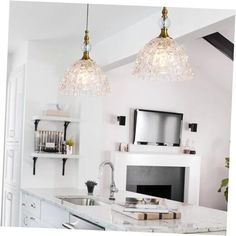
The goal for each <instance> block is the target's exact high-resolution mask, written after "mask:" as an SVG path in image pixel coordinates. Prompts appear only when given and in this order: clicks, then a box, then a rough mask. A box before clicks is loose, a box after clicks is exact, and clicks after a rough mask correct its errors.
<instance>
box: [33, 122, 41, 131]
mask: <svg viewBox="0 0 236 236" xmlns="http://www.w3.org/2000/svg"><path fill="white" fill-rule="evenodd" d="M39 121H40V120H39V119H37V120H35V121H34V130H35V131H37V129H38V124H39Z"/></svg>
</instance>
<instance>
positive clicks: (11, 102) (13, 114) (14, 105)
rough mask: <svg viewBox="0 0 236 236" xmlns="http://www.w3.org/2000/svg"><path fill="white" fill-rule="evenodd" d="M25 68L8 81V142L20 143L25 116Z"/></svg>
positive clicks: (16, 72) (13, 74)
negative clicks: (23, 117)
mask: <svg viewBox="0 0 236 236" xmlns="http://www.w3.org/2000/svg"><path fill="white" fill-rule="evenodd" d="M24 78H25V70H24V66H21V67H20V68H18V69H17V70H16V71H15V72H13V73H12V75H11V76H10V78H9V80H8V89H7V119H6V127H7V130H6V141H7V142H19V141H20V136H21V135H20V134H21V127H22V116H23V99H24V98H23V95H24Z"/></svg>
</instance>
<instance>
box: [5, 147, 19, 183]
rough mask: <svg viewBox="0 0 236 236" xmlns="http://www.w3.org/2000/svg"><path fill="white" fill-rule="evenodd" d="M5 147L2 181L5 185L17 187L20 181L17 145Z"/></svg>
mask: <svg viewBox="0 0 236 236" xmlns="http://www.w3.org/2000/svg"><path fill="white" fill-rule="evenodd" d="M5 147H6V148H5V161H4V164H5V165H4V166H5V168H4V181H5V183H6V184H10V185H12V186H14V187H17V186H18V184H19V179H20V176H19V173H20V152H19V144H7V145H6V146H5Z"/></svg>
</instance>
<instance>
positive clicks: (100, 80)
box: [59, 4, 110, 96]
mask: <svg viewBox="0 0 236 236" xmlns="http://www.w3.org/2000/svg"><path fill="white" fill-rule="evenodd" d="M82 50H83V56H82V58H81V59H80V60H78V61H76V62H75V63H74V64H73V65H71V66H70V67H69V68H68V69H67V71H66V72H65V75H64V78H63V80H62V81H61V83H60V85H59V91H60V92H61V93H62V94H64V95H74V96H80V95H92V96H103V95H106V94H107V93H109V92H110V87H109V83H108V80H107V77H106V75H105V74H104V72H103V71H102V69H101V68H100V67H99V66H98V65H97V64H96V63H95V62H94V61H93V60H92V59H91V58H90V57H89V52H90V50H91V45H90V44H89V35H88V4H87V22H86V30H85V36H84V44H83V46H82Z"/></svg>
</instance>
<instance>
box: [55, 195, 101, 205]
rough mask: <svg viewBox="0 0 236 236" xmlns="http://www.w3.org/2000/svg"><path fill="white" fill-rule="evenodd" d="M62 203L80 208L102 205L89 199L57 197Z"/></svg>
mask: <svg viewBox="0 0 236 236" xmlns="http://www.w3.org/2000/svg"><path fill="white" fill-rule="evenodd" d="M57 198H58V199H61V200H62V201H65V202H69V203H72V204H75V205H80V206H99V205H102V204H103V203H102V202H100V201H97V200H95V199H92V198H89V197H57Z"/></svg>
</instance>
